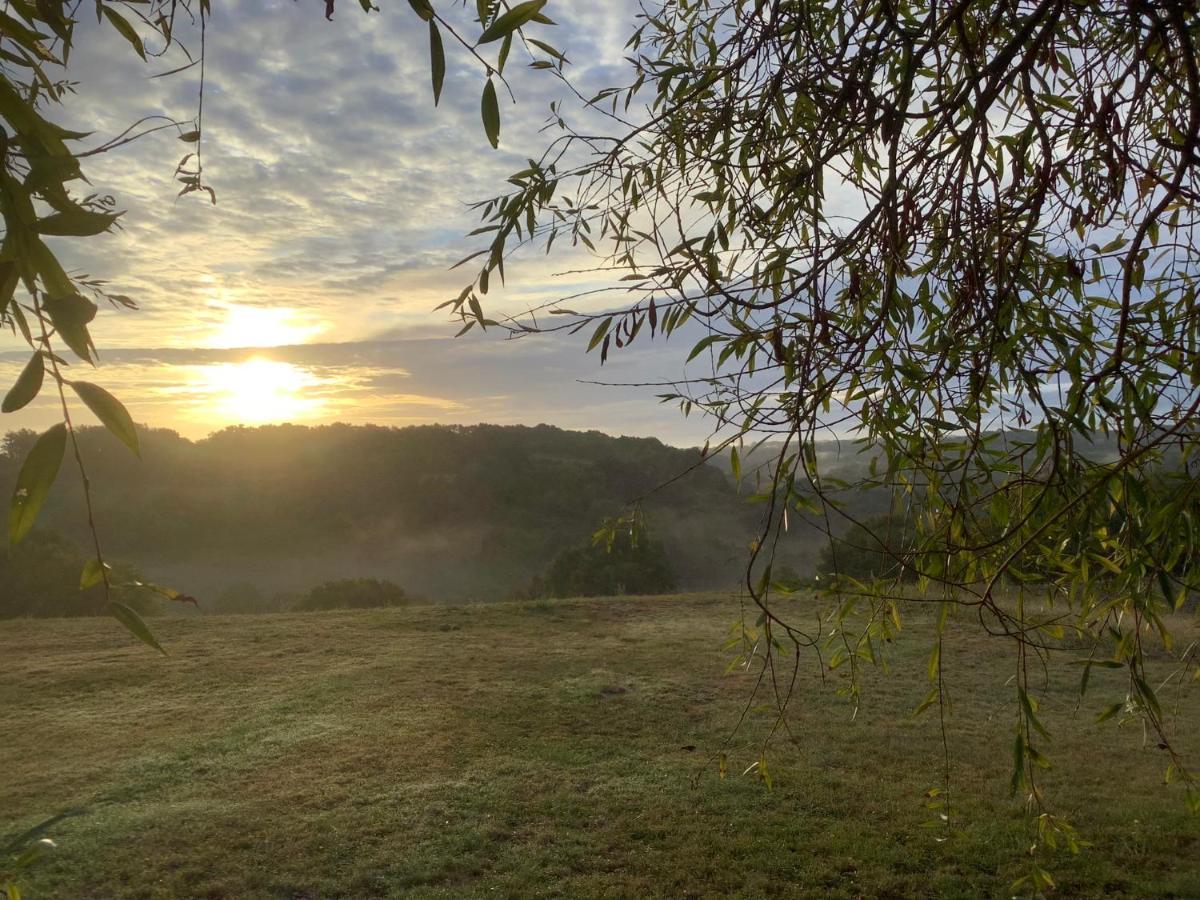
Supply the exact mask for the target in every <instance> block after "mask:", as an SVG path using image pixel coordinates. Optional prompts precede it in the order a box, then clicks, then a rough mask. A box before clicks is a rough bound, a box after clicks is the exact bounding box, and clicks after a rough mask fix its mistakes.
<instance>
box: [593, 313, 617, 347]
mask: <svg viewBox="0 0 1200 900" xmlns="http://www.w3.org/2000/svg"><path fill="white" fill-rule="evenodd" d="M610 325H612V316H609V317H608V318H607V319H605V320H604V321H603V322H601V323H600V324H599V325H597V326H596V330H595V331H593V332H592V339H591V340H590V341H588V346H587V352H588V353H591V352H592V351H593V350H595V349H596V347H597V346H599V344H600V342H601V341H602V340H604V336H605V335H606V334H608V328H609V326H610Z"/></svg>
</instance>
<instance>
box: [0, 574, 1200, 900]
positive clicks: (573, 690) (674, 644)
mask: <svg viewBox="0 0 1200 900" xmlns="http://www.w3.org/2000/svg"><path fill="white" fill-rule="evenodd" d="M737 609H738V603H737V600H736V599H735V598H730V597H718V596H688V597H678V598H650V599H637V598H632V599H619V600H589V601H563V602H554V603H539V604H502V605H494V606H475V607H413V608H410V609H403V610H386V611H385V610H380V611H367V612H348V613H314V614H304V615H299V614H297V615H275V616H254V617H252V616H246V617H240V618H238V617H229V618H214V617H200V618H192V619H165V620H159V621H158V622H157V623H156V625H155V627H156V629H157V632H158V634H159V636H160V638H162V639H163V641H164V643H165V644H166V646H167V647H168V649H169V651H170V656H169V658H162V657H160V656H157V655H155V654H153V653H151V652H150V651H148V650H147V648H145V647H144V646H141V645H134V644H132V643H131V642H130V640H129V639H128V638H127V636H126V635H124V634H123V633H122V632H121V631H120V630H119V628H118V627H117V626H116V625H115V623H112V622H110V621H106V620H90V621H89V620H62V621H47V620H42V621H9V622H4V623H0V641H2V642H3V644H2V646H3V679H2V682H0V710H3V720H2V721H3V735H2V737H3V740H0V773H2V775H0V811H2V814H3V816H4V819H3V821H2V822H0V831H8V830H15V829H17V828H18V827H23V826H28V825H30V824H33V823H34V822H36V821H37V820H39V819H40V818H44V817H46V816H48V815H50V814H52V813H55V812H58V811H60V810H63V809H66V808H70V807H80V808H81V810H82V811H81V813H80V814H79V815H77V816H75V817H73V818H71V819H68V820H66V821H64V822H63V823H61V824H60V825H59V826H58V827H57V828H56V829H55V831H54V834H53V836H54V838H55V839H56V841H57V843H58V845H59V850H58V851H57V852H56V853H55V854H54V855H52V856H51V857H50V858H48V859H47V860H46V861H45V862H44V863H42V864H41V865H40V866H39V867H38V868H37V869H36V870H34V871H33V872H31V873H30V874H29V875H28V877H27V878H26V879H25V889H26V896H31V897H68V898H86V897H211V898H217V897H223V898H235V897H236V898H242V897H271V898H275V897H278V898H284V897H289V898H317V897H388V896H397V897H399V896H405V897H408V896H411V897H467V896H489V897H490V896H499V897H505V896H511V897H532V896H561V897H591V896H604V897H630V896H664V897H693V896H734V895H736V896H745V897H766V896H801V897H908V896H920V897H925V896H948V897H973V896H1006V895H1007V894H1008V893H1010V891H1009V885H1010V884H1011V882H1012V881H1013V880H1014V879H1015V878H1017V877H1019V876H1020V875H1021V874H1022V873H1023V871H1024V869H1023V866H1024V862H1023V851H1024V850H1025V848H1027V847H1028V845H1029V842H1030V839H1029V832H1028V830H1027V826H1026V823H1025V821H1024V819H1023V816H1022V813H1021V810H1020V808H1019V804H1018V802H1017V801H1015V800H1013V799H1011V798H1010V797H1009V794H1008V786H1007V785H1008V776H1009V766H1010V755H1009V747H1010V744H1011V728H1012V716H1013V711H1012V706H1011V703H1010V700H1011V697H1012V693H1013V688H1012V687H1011V685H1010V684H1006V681H1007V679H1008V678H1009V676H1010V674H1011V672H1012V663H1011V662H1010V661H1009V657H1008V656H1007V655H1006V648H1005V647H1004V646H1003V645H1001V644H999V643H997V642H995V641H994V640H993V641H990V642H989V641H985V640H983V639H981V638H979V637H977V636H973V635H972V634H969V633H968V632H967V630H966V629H965V628H964V629H963V630H962V631H961V632H960V631H955V632H953V633H952V635H951V638H950V640H949V643H948V646H947V650H946V652H945V659H946V670H947V677H948V678H949V680H950V683H951V685H952V690H953V699H954V701H955V703H954V710H953V716H952V718H951V719H950V723H949V724H950V744H951V752H952V754H953V760H952V774H953V782H952V784H953V793H952V801H953V806H952V816H953V819H952V821H953V824H954V830H953V831H952V832H950V833H949V835H948V836H947V832H946V831H945V830H944V829H937V828H932V829H931V828H924V827H921V826H922V823H923V822H926V821H927V820H929V819H930V817H931V814H930V812H929V810H927V809H926V808H925V807H924V799H925V798H924V793H925V791H926V789H927V788H929V787H930V786H932V785H935V784H937V783H939V782H940V779H941V759H942V749H941V739H940V735H939V730H938V719H937V717H936V715H933V714H926V715H924V716H922V717H919V718H915V719H914V718H912V717H911V716H909V715H907V713H908V712H909V711H910V710H911V709H912V708H913V707H914V706H915V705H916V704H917V703H918V702H919V700H920V698H921V696H922V695H923V694H924V692H925V687H926V683H925V674H924V668H925V655H926V653H927V650H928V640H927V638H928V630H927V629H925V630H922V628H921V627H920V626H914V627H912V628H911V629H909V630H908V631H909V633H908V637H907V639H906V640H904V641H902V642H899V643H898V644H897V645H896V651H895V658H894V660H893V669H892V676H891V677H884V676H882V675H873V676H871V677H870V678H869V685H868V688H867V691H866V694H865V698H864V703H863V706H862V709H861V711H860V712H859V714H858V716H857V718H856V719H854V720H853V721H852V720H851V718H850V710H849V708H848V707H847V705H846V701H845V700H844V699H843V698H841V697H839V696H837V694H836V691H835V687H836V685H837V679H836V678H833V677H832V676H831V677H830V679H829V681H828V683H827V684H825V685H822V681H821V678H820V675H819V673H818V672H817V670H816V669H815V667H814V666H813V665H811V664H808V663H806V664H805V666H804V667H803V668H802V670H801V683H800V688H799V691H798V695H797V697H796V699H795V703H794V706H793V716H792V731H793V734H794V735H795V737H796V741H795V743H791V742H789V741H786V740H784V741H779V742H778V743H777V744H776V745H775V749H774V750H773V752H772V754H771V756H770V757H769V760H770V766H771V773H772V775H773V779H774V787H773V789H771V790H767V788H766V787H765V785H763V784H762V782H761V781H759V780H757V779H755V778H753V777H741V772H742V770H743V769H744V768H745V767H746V766H747V765H749V764H750V763H751V762H753V761H754V760H755V759H757V756H758V749H757V742H758V740H759V739H760V738H761V736H762V734H763V731H764V729H765V727H766V725H767V723H766V720H765V718H764V719H758V718H752V719H751V721H750V723H749V725H748V726H746V727H745V728H744V729H743V730H742V731H740V732H739V733H738V734H737V735H736V736H735V737H734V739H733V742H732V744H731V746H730V767H729V768H730V776H729V777H728V778H726V779H725V780H720V779H719V778H718V777H717V767H716V765H715V764H712V765H710V766H708V768H707V770H706V772H705V774H704V775H703V777H701V778H700V779H699V781H698V782H697V781H696V775H697V773H698V771H700V769H701V768H702V767H703V766H704V764H705V760H706V757H707V755H708V754H709V753H710V752H715V751H716V750H717V749H719V747H720V745H721V743H722V742H723V741H724V740H725V739H726V737H727V736H728V735H729V733H730V729H731V727H732V725H733V723H734V721H735V720H736V718H737V715H738V713H739V711H740V709H741V707H742V705H743V703H744V701H745V699H746V696H747V691H748V690H749V686H750V684H751V681H750V678H749V676H747V675H735V676H723V675H722V672H723V670H724V667H725V662H726V656H725V653H724V651H723V650H722V649H721V644H722V641H723V638H724V636H725V632H726V629H727V628H728V626H729V624H730V622H731V621H732V620H733V619H734V618H735V616H736V614H737ZM1182 627H1183V628H1185V629H1186V630H1187V631H1188V632H1189V633H1190V635H1191V636H1193V637H1194V636H1196V633H1197V627H1196V623H1195V621H1194V620H1192V621H1190V622H1188V623H1186V624H1185V625H1183V626H1182ZM1119 674H1120V673H1112V672H1108V671H1095V672H1094V673H1093V677H1092V683H1091V687H1090V689H1089V693H1088V698H1087V700H1088V703H1087V704H1086V705H1085V707H1084V708H1083V709H1081V710H1079V711H1078V712H1075V708H1074V706H1075V702H1074V696H1073V693H1072V691H1071V690H1070V689H1069V688H1068V686H1067V684H1066V683H1065V682H1063V683H1058V682H1051V683H1050V684H1049V686H1048V688H1047V690H1046V692H1045V694H1044V697H1043V703H1044V709H1045V711H1046V716H1045V718H1046V720H1047V722H1048V724H1049V725H1050V727H1051V730H1052V732H1053V733H1054V742H1053V744H1051V745H1050V746H1049V747H1048V749H1049V750H1050V751H1051V752H1052V754H1053V757H1054V760H1055V768H1054V770H1052V771H1051V772H1049V773H1048V774H1047V777H1046V783H1047V791H1048V796H1049V798H1050V799H1051V801H1052V802H1053V804H1054V806H1055V808H1056V809H1057V810H1058V811H1061V812H1063V813H1064V814H1066V815H1068V816H1070V817H1071V818H1072V819H1073V821H1074V822H1075V824H1076V825H1077V826H1078V828H1079V829H1080V831H1081V832H1082V834H1083V836H1084V837H1085V838H1086V839H1088V840H1089V841H1091V842H1092V846H1091V847H1090V848H1089V849H1087V850H1085V851H1084V852H1083V853H1082V854H1080V855H1079V856H1074V857H1073V856H1070V855H1069V854H1065V853H1063V854H1060V855H1058V856H1055V857H1053V858H1052V860H1051V861H1050V867H1051V869H1052V871H1053V872H1054V874H1055V876H1056V878H1057V881H1058V884H1059V890H1060V893H1061V895H1063V896H1067V897H1076V896H1101V895H1104V896H1131V897H1151V896H1175V897H1200V822H1198V821H1197V818H1196V817H1190V816H1189V815H1188V814H1187V812H1186V810H1185V807H1184V804H1183V799H1182V795H1181V793H1180V792H1179V791H1178V790H1176V789H1175V787H1173V786H1172V787H1164V786H1163V784H1162V780H1161V779H1162V770H1163V768H1164V767H1165V760H1164V759H1163V758H1162V753H1161V751H1158V750H1157V749H1154V745H1153V743H1152V742H1151V743H1150V744H1149V745H1148V746H1146V747H1144V746H1143V739H1142V734H1141V731H1140V729H1139V728H1135V727H1125V728H1118V727H1116V725H1115V723H1113V722H1109V723H1106V724H1105V725H1101V726H1093V725H1092V724H1090V723H1091V722H1092V720H1093V718H1094V712H1095V710H1098V709H1101V708H1103V706H1104V705H1106V704H1107V703H1109V702H1112V701H1113V700H1119V699H1121V697H1123V696H1124V691H1123V688H1122V686H1121V681H1120V678H1119ZM1075 677H1076V676H1075V674H1074V673H1072V675H1071V678H1072V685H1073V682H1074V678H1075ZM1197 694H1200V691H1197V690H1194V689H1193V690H1192V691H1190V693H1187V694H1184V695H1183V698H1182V699H1181V700H1179V701H1178V702H1180V703H1182V704H1183V707H1182V709H1181V718H1182V719H1183V720H1184V721H1188V720H1189V718H1190V722H1191V723H1192V725H1193V726H1194V725H1195V724H1197V723H1200V702H1198V701H1200V697H1197ZM1168 699H1169V701H1170V702H1171V703H1172V704H1174V703H1175V702H1176V698H1175V695H1174V694H1171V695H1169V698H1168ZM1198 732H1200V729H1197V728H1195V727H1192V728H1191V730H1190V733H1188V734H1181V735H1180V741H1181V747H1182V748H1183V749H1184V751H1185V752H1186V753H1187V754H1188V755H1189V756H1190V758H1191V759H1192V760H1193V762H1200V758H1198V757H1200V743H1198V741H1197V738H1198V736H1200V735H1198ZM943 838H945V839H944V840H942V839H943Z"/></svg>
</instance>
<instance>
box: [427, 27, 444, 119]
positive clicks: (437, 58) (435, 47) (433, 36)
mask: <svg viewBox="0 0 1200 900" xmlns="http://www.w3.org/2000/svg"><path fill="white" fill-rule="evenodd" d="M429 74H430V75H431V76H432V78H433V105H434V106H437V105H438V101H439V100H441V99H442V83H443V82H444V81H445V80H446V53H445V50H443V48H442V35H441V32H439V31H438V27H437V22H434V21H433V20H432V19H430V21H429Z"/></svg>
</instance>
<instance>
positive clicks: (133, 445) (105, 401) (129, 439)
mask: <svg viewBox="0 0 1200 900" xmlns="http://www.w3.org/2000/svg"><path fill="white" fill-rule="evenodd" d="M71 387H73V388H74V389H75V393H76V394H78V395H79V399H80V400H82V401H83V402H84V403H85V404H87V408H88V409H90V410H91V411H92V412H93V413H95V415H96V418H97V419H99V420H100V421H101V422H102V423H103V424H104V427H105V428H107V429H108V430H109V431H111V432H112V433H113V434H114V435H116V437H117V438H119V439H120V441H121V443H123V444H124V445H125V446H126V447H128V448H129V449H130V450H132V451H133V453H134V455H135V456H137V457H139V458H140V457H141V455H142V451H141V448H140V447H139V446H138V435H137V428H136V427H135V426H134V424H133V419H132V418H130V415H129V411H128V410H127V409H125V407H124V406H123V405H122V404H121V401H120V400H118V399H117V398H116V397H114V396H113V395H112V394H110V393H109V392H108V391H106V390H104V388H102V387H99V386H98V385H94V384H90V383H89V382H86V381H72V382H71Z"/></svg>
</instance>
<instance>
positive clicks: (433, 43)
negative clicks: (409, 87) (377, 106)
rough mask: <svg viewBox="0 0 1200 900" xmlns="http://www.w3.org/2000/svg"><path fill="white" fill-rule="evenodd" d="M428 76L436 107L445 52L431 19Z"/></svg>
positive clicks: (442, 75)
mask: <svg viewBox="0 0 1200 900" xmlns="http://www.w3.org/2000/svg"><path fill="white" fill-rule="evenodd" d="M429 74H430V75H431V76H432V78H433V105H434V106H437V105H438V101H439V100H441V99H442V83H443V82H444V81H445V80H446V52H445V50H444V49H443V48H442V35H441V33H440V32H439V31H438V27H437V22H434V21H433V20H432V19H431V20H430V22H429ZM497 130H499V129H498V128H497Z"/></svg>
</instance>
